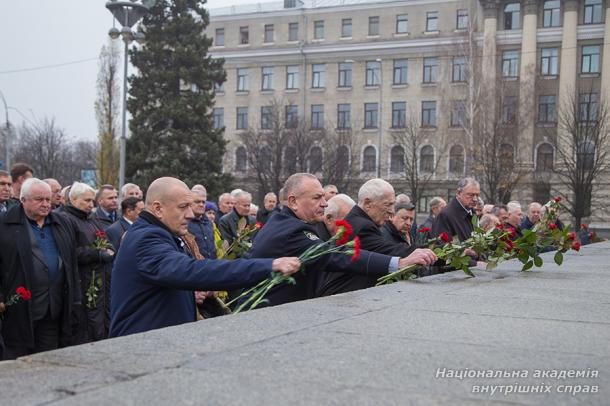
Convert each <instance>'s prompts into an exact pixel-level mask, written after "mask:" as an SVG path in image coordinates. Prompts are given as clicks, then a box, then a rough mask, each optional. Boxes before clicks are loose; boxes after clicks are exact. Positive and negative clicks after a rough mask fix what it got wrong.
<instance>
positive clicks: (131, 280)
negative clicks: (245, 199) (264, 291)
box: [109, 178, 300, 337]
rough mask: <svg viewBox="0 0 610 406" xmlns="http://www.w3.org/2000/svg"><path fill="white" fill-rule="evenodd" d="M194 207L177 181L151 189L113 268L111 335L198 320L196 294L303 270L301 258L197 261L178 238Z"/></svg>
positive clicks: (168, 180)
mask: <svg viewBox="0 0 610 406" xmlns="http://www.w3.org/2000/svg"><path fill="white" fill-rule="evenodd" d="M192 204H193V196H192V194H191V191H190V190H189V189H188V187H187V186H186V185H185V184H184V183H183V182H182V181H180V180H178V179H175V178H159V179H157V180H155V181H154V182H153V183H152V184H151V185H150V187H149V189H148V193H147V195H146V209H145V210H144V211H142V213H141V214H140V218H139V219H138V220H137V221H136V222H135V223H134V224H133V226H132V227H131V228H130V229H129V232H128V233H127V234H126V235H125V238H124V239H123V242H122V243H121V250H120V251H119V253H118V255H117V257H116V260H115V264H114V268H113V270H112V287H111V292H112V293H111V295H112V296H111V314H110V318H111V320H110V334H109V335H110V336H111V337H117V336H123V335H127V334H133V333H139V332H143V331H148V330H152V329H157V328H162V327H167V326H173V325H177V324H182V323H188V322H191V321H195V318H196V310H195V297H194V294H193V291H210V290H214V291H216V290H231V289H237V288H242V287H246V286H251V285H254V284H256V283H258V282H259V281H261V280H263V279H264V278H266V277H268V276H269V275H270V273H271V272H281V273H282V274H284V275H290V274H292V273H294V272H296V271H298V270H299V267H300V262H299V261H298V259H297V258H278V259H275V260H274V259H255V260H243V259H238V260H233V261H225V260H211V259H202V260H196V259H194V258H193V257H192V256H191V255H190V253H189V251H188V248H187V247H186V245H185V244H184V242H183V241H182V239H181V238H180V237H181V236H183V235H185V234H186V233H187V230H188V221H189V220H190V219H191V218H193V211H192V209H191V206H192Z"/></svg>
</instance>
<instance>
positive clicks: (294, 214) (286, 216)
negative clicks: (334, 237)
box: [250, 173, 436, 306]
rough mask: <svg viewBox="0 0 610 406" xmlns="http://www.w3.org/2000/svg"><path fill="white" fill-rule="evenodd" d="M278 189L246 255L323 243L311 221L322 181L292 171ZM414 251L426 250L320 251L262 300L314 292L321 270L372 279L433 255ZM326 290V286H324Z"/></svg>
mask: <svg viewBox="0 0 610 406" xmlns="http://www.w3.org/2000/svg"><path fill="white" fill-rule="evenodd" d="M284 189H285V190H286V193H287V195H288V202H287V205H286V207H284V208H282V210H281V211H280V213H278V214H275V215H273V217H272V218H271V219H269V222H268V223H267V224H266V225H265V227H263V228H262V229H261V230H260V231H259V233H258V235H257V236H256V238H255V239H254V242H253V245H252V250H251V251H250V254H251V256H252V258H264V257H270V256H271V257H273V256H274V255H278V254H279V253H284V254H287V255H295V256H296V255H301V254H302V253H303V252H305V250H307V249H308V248H309V247H311V246H313V245H317V244H321V243H323V241H322V240H321V239H320V237H319V236H318V235H317V229H316V224H317V223H319V222H321V221H322V220H323V217H324V208H325V207H326V205H327V204H326V200H325V199H324V189H323V188H322V184H321V183H320V182H319V181H318V179H317V178H316V177H315V176H314V175H311V174H308V173H297V174H294V175H292V176H290V177H289V178H288V179H287V180H286V183H285V184H284ZM420 251H427V252H420V253H418V254H416V255H414V256H411V257H409V258H398V257H390V256H388V255H382V254H377V253H374V252H369V251H365V250H363V251H362V252H361V255H360V258H359V259H358V260H357V261H355V262H352V261H351V258H350V257H349V256H348V255H346V254H343V253H335V254H328V255H324V256H321V257H318V258H317V259H314V260H312V261H310V262H307V263H306V264H305V270H304V271H303V272H299V273H297V274H296V275H295V276H294V278H295V280H296V284H284V285H281V286H278V287H277V288H275V289H272V290H271V291H270V292H269V294H268V295H267V297H266V299H267V300H268V304H269V305H272V306H273V305H278V304H282V303H287V302H294V301H297V300H304V299H310V298H313V297H317V296H319V294H320V292H318V291H317V290H318V287H319V286H320V281H319V280H318V278H319V273H320V272H321V271H326V272H335V273H337V274H339V273H341V274H346V275H347V274H360V275H363V276H365V277H367V278H369V279H374V280H377V278H379V277H380V276H383V275H386V274H387V273H388V272H390V271H394V270H397V269H398V268H399V267H403V266H406V265H408V264H411V263H424V264H427V263H430V262H434V260H436V256H435V255H434V253H433V252H432V251H430V250H420ZM331 289H332V286H329V287H328V291H331Z"/></svg>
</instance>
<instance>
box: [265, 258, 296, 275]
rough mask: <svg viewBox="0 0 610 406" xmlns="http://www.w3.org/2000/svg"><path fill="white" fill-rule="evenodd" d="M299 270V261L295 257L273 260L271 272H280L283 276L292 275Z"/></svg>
mask: <svg viewBox="0 0 610 406" xmlns="http://www.w3.org/2000/svg"><path fill="white" fill-rule="evenodd" d="M299 269H301V261H299V259H298V258H297V257H284V258H278V259H275V260H273V264H272V265H271V270H272V271H274V272H281V273H282V274H283V275H284V276H289V275H292V274H293V273H295V272H297V271H298V270H299Z"/></svg>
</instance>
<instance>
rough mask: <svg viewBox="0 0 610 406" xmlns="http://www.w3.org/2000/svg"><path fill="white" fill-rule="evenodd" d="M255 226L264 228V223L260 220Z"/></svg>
mask: <svg viewBox="0 0 610 406" xmlns="http://www.w3.org/2000/svg"><path fill="white" fill-rule="evenodd" d="M254 227H256V228H259V229H260V228H263V223H261V222H260V221H257V222H256V224H255V225H254Z"/></svg>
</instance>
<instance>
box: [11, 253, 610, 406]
mask: <svg viewBox="0 0 610 406" xmlns="http://www.w3.org/2000/svg"><path fill="white" fill-rule="evenodd" d="M545 261H546V262H547V263H546V264H545V266H544V267H543V268H542V269H539V270H536V271H533V272H528V273H521V272H519V271H518V270H519V269H520V267H519V266H518V264H517V263H508V264H504V265H503V266H501V267H500V268H499V269H498V270H495V271H494V272H492V273H487V272H484V271H479V272H477V277H476V278H467V277H466V276H465V275H464V274H463V273H461V272H453V273H449V274H444V275H437V276H433V277H428V278H423V279H420V280H418V281H412V282H402V283H398V284H393V285H389V286H384V287H379V288H373V289H368V290H366V291H360V292H353V293H350V294H345V295H339V296H335V297H330V298H322V299H317V300H312V301H308V302H301V303H293V304H289V305H284V306H278V307H275V308H268V309H261V310H258V311H254V312H249V313H244V314H242V315H237V316H227V317H222V318H218V319H212V320H206V321H203V322H198V323H192V324H188V325H183V326H178V327H173V328H167V329H163V330H158V331H154V332H149V333H145V334H139V335H134V336H131V337H122V338H119V339H113V340H107V341H104V342H100V343H96V344H89V345H83V346H79V347H72V348H67V349H63V350H58V351H52V352H48V353H43V354H38V355H36V356H32V357H27V358H22V359H20V360H18V361H12V362H4V363H0V405H12V404H19V405H31V404H49V403H50V404H55V403H58V404H65V405H84V404H100V405H107V404H113V405H157V404H162V405H165V404H187V405H223V406H225V405H231V404H244V405H246V404H247V405H249V406H251V405H285V404H298V405H306V404H307V405H308V404H323V405H326V404H337V405H344V404H349V405H365V404H370V405H394V404H396V405H402V404H422V405H429V404H452V405H462V404H487V403H505V404H528V405H538V404H549V405H560V404H561V405H563V404H599V405H607V404H608V403H609V400H608V399H609V397H610V243H600V244H594V245H592V246H588V247H583V249H582V251H581V252H580V253H574V254H570V255H568V256H567V257H566V260H565V262H564V265H563V266H562V267H556V266H555V265H554V264H552V263H551V262H552V261H551V257H549V256H547V257H546V258H545ZM498 374H500V375H501V376H502V377H501V378H500V377H498ZM504 374H507V376H506V377H504ZM576 374H578V376H576ZM490 376H491V377H490ZM493 376H495V377H493ZM507 392H508V393H507ZM517 392H521V393H517ZM574 392H578V393H574Z"/></svg>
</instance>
